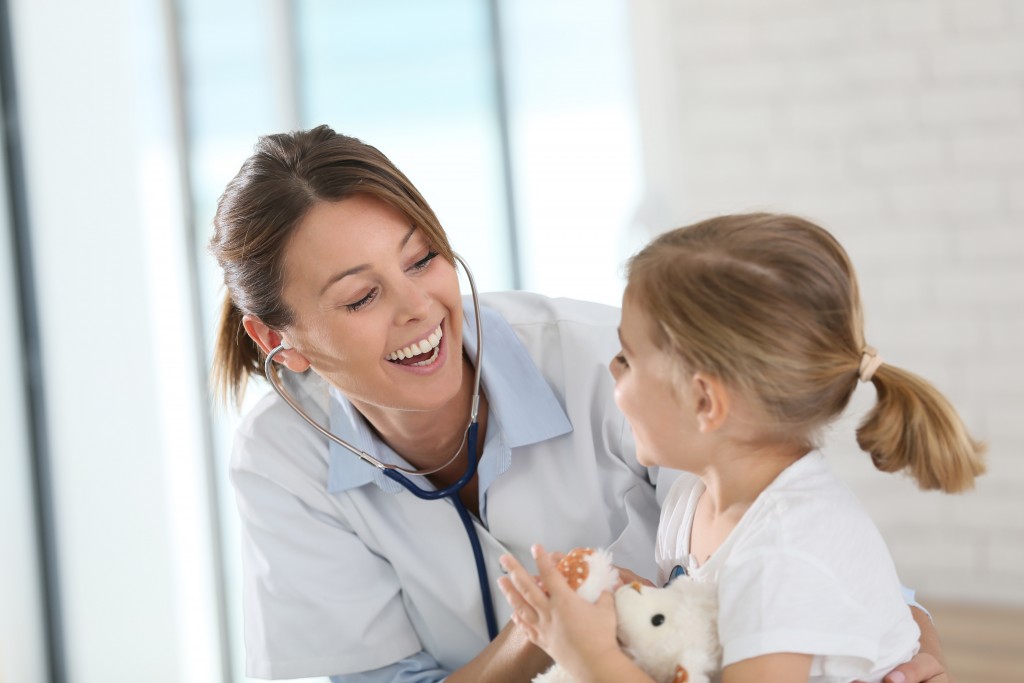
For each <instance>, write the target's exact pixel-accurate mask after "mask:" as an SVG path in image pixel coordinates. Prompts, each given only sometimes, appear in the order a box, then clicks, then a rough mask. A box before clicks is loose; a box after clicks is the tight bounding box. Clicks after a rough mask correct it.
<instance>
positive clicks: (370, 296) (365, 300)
mask: <svg viewBox="0 0 1024 683" xmlns="http://www.w3.org/2000/svg"><path fill="white" fill-rule="evenodd" d="M376 298H377V288H376V287H374V288H373V289H371V290H370V291H369V292H367V294H366V296H364V297H363V298H362V299H360V300H359V301H355V302H353V303H350V304H345V308H346V309H348V310H350V311H358V310H359V309H360V308H362V307H363V306H365V305H366V304H368V303H370V302H371V301H373V300H374V299H376Z"/></svg>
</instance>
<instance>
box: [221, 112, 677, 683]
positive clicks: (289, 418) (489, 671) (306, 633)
mask: <svg viewBox="0 0 1024 683" xmlns="http://www.w3.org/2000/svg"><path fill="white" fill-rule="evenodd" d="M211 250H212V251H213V253H214V255H215V256H216V257H217V259H218V262H219V263H220V265H221V267H222V268H223V270H224V281H225V284H226V286H227V290H228V295H227V300H226V301H225V303H224V309H223V311H224V312H223V316H222V321H221V328H220V335H219V340H218V346H217V358H216V372H217V376H218V377H219V379H220V387H221V390H222V393H223V395H224V396H225V397H229V396H232V395H233V396H235V397H238V396H239V395H240V393H241V390H242V387H243V385H244V382H245V380H246V379H247V378H248V377H249V376H250V375H252V374H255V373H256V372H259V371H260V370H261V363H263V361H265V360H266V359H268V358H269V365H268V369H267V372H273V376H274V377H275V379H274V384H275V387H276V386H277V385H278V383H279V382H280V383H281V385H282V386H283V387H284V390H285V391H286V394H282V395H281V396H275V395H268V396H267V397H265V398H264V399H263V400H262V401H260V403H258V404H257V405H256V407H255V409H254V410H253V411H252V412H251V413H250V414H249V415H248V416H247V417H246V418H245V419H244V420H243V422H242V424H241V427H240V428H239V431H238V434H237V437H236V440H235V448H234V454H233V457H232V481H233V484H234V486H235V492H236V496H237V500H238V506H239V510H240V513H241V523H242V540H243V574H244V596H245V614H246V623H245V628H246V646H247V650H248V652H247V662H248V663H247V668H248V672H249V674H250V675H252V676H257V677H271V678H276V677H282V678H295V677H302V676H317V675H330V676H333V677H334V679H335V680H336V681H342V680H346V681H348V680H351V681H356V680H358V681H368V680H395V679H396V677H401V678H402V679H403V680H410V681H439V680H441V679H447V680H451V681H453V682H454V681H459V680H474V681H483V680H491V679H493V678H497V677H509V678H507V679H505V678H503V680H523V681H527V680H529V679H530V678H531V677H532V675H533V674H534V673H536V672H538V671H540V670H541V669H542V668H543V667H544V666H545V665H546V663H547V659H546V657H545V656H544V655H543V653H541V652H540V651H539V650H537V649H536V648H534V647H533V646H531V645H530V644H529V643H528V642H527V641H526V639H525V638H524V637H523V636H522V634H521V632H519V631H518V629H517V627H515V626H514V625H506V626H505V628H504V629H502V630H501V631H500V632H498V630H497V625H498V624H505V623H506V622H507V621H508V618H509V613H508V610H507V609H505V607H504V606H498V610H495V608H494V607H491V608H487V604H488V602H489V600H488V598H487V594H488V592H489V590H490V589H489V587H488V586H489V584H490V582H491V580H493V578H494V577H496V576H497V575H498V573H499V571H500V569H499V565H498V558H499V557H500V556H501V555H502V554H505V553H511V554H514V555H516V556H519V557H521V558H524V559H525V558H527V557H528V554H529V551H528V548H529V544H530V543H531V542H532V541H534V540H536V538H537V535H538V533H539V534H541V536H542V538H543V540H544V542H545V543H547V544H549V545H550V546H551V547H554V548H570V547H573V546H578V545H600V546H604V547H608V548H612V549H617V551H618V552H617V555H616V557H617V558H618V560H619V561H620V562H622V563H624V564H626V565H630V566H632V567H634V568H635V569H636V570H637V571H638V572H640V573H643V574H647V575H651V574H652V572H653V564H652V558H653V537H654V530H655V526H656V524H657V514H658V509H657V503H656V499H655V479H654V476H653V475H652V473H650V472H648V471H647V470H646V468H644V467H643V466H641V465H640V464H638V463H637V462H636V459H635V458H634V457H633V454H632V446H631V440H630V438H629V433H628V431H627V430H626V429H625V424H624V420H623V418H622V415H621V414H620V413H619V412H618V411H617V410H616V409H615V406H614V401H613V399H612V392H611V388H612V382H611V376H610V375H609V374H608V372H607V370H606V364H607V362H608V359H609V358H611V356H612V355H613V353H614V351H615V349H616V348H617V341H616V338H615V327H616V325H617V323H618V311H617V310H616V309H614V308H610V307H607V306H601V305H597V304H588V303H583V302H576V301H571V300H552V299H547V298H544V297H540V296H536V295H531V294H525V293H521V292H517V293H507V294H492V295H486V296H482V297H480V303H481V306H480V309H479V310H478V311H477V310H474V308H473V307H472V306H470V307H468V308H466V307H465V304H464V302H463V298H462V297H461V295H460V291H459V283H458V278H457V276H456V272H455V266H454V261H455V256H454V254H453V252H452V250H451V248H450V247H449V245H448V241H447V238H446V237H445V234H444V232H443V231H442V229H441V227H440V226H439V225H438V222H437V219H436V218H435V217H434V214H433V212H432V211H431V210H430V208H429V206H427V204H426V202H424V201H423V199H422V197H421V196H420V195H419V193H418V192H417V191H416V190H415V188H414V187H413V186H412V185H411V184H410V183H409V181H408V180H407V179H406V178H405V177H404V176H403V175H402V174H401V173H400V172H399V171H398V170H397V169H396V168H395V167H394V166H393V165H392V164H391V163H390V162H389V161H388V160H387V159H386V158H385V157H384V156H383V155H382V154H380V152H378V151H377V150H376V149H374V148H372V147H370V146H368V145H365V144H363V143H362V142H360V141H359V140H356V139H354V138H350V137H346V136H343V135H338V134H336V133H334V132H333V131H332V130H330V129H329V128H326V127H324V126H321V127H319V128H316V129H314V130H311V131H307V132H299V133H293V134H289V135H274V136H269V137H266V138H262V139H261V140H260V142H259V144H258V145H257V147H256V152H255V154H254V155H253V156H252V157H250V158H249V159H248V160H247V161H246V162H245V163H244V164H243V166H242V169H241V170H240V171H239V173H238V175H237V176H236V177H235V179H234V180H233V181H232V182H231V183H230V185H229V186H228V188H227V190H226V191H225V193H224V195H223V197H222V198H221V200H220V203H219V206H218V212H217V217H216V219H215V234H214V237H213V239H212V241H211ZM467 324H468V325H471V326H473V327H475V326H477V325H478V324H479V329H480V330H481V332H482V334H483V337H484V338H485V339H486V345H487V348H488V354H487V355H485V356H483V360H482V361H480V360H479V358H480V357H479V356H477V355H476V351H477V349H478V348H479V342H478V340H477V338H476V335H469V336H468V338H467V337H466V335H464V326H465V325H467ZM471 359H476V360H471ZM275 362H276V363H279V364H280V365H279V366H278V367H281V366H282V365H283V367H284V369H283V370H280V371H276V372H275V371H273V370H272V367H271V366H272V365H273V363H275ZM478 369H479V370H480V372H481V375H482V380H483V382H482V392H481V393H480V394H479V397H478V398H479V403H478V402H477V394H476V385H477V378H476V373H477V370H478ZM285 396H288V397H290V399H289V398H285ZM291 401H295V402H296V403H297V404H299V408H301V410H302V411H303V412H304V413H306V414H307V415H309V416H310V419H312V420H313V421H314V422H316V423H317V424H318V425H324V426H325V428H326V430H328V431H330V432H331V433H333V434H335V435H337V437H338V438H339V440H344V441H346V442H348V443H350V444H351V445H352V446H353V447H354V448H356V449H357V450H359V451H362V452H363V453H365V454H367V455H369V456H370V458H372V459H374V460H376V461H378V462H379V463H381V464H383V465H384V466H385V467H387V468H389V469H387V470H380V469H376V468H373V467H370V466H369V465H368V464H366V463H365V462H363V461H362V460H361V459H359V458H356V457H353V455H352V454H351V453H349V452H348V451H347V450H345V449H344V448H343V447H342V446H340V445H339V443H338V442H335V441H333V440H331V441H329V440H328V439H327V437H326V436H324V434H323V432H319V431H317V430H313V429H310V428H309V426H308V425H306V424H305V423H304V422H303V418H302V417H300V415H299V414H297V413H295V412H293V411H292V410H291V407H295V406H291V405H290V404H291ZM477 405H478V406H479V413H478V423H477V424H476V425H474V430H473V432H474V433H475V434H476V435H478V438H477V439H473V438H469V439H464V435H465V433H466V424H467V418H468V417H469V416H470V415H473V414H475V413H476V409H477ZM453 454H454V456H453ZM392 467H394V468H396V469H402V470H403V471H404V470H407V469H408V468H412V469H414V470H419V471H423V472H424V475H422V478H420V477H417V482H416V484H415V486H416V487H417V488H418V489H421V490H426V491H427V492H428V493H430V494H435V493H436V494H438V495H431V496H428V498H434V499H436V498H438V497H445V498H446V499H445V500H433V499H424V498H423V497H422V496H420V494H419V493H416V495H402V494H403V493H404V491H405V489H404V488H402V486H399V485H398V484H396V480H399V481H400V480H401V479H400V478H399V477H392V476H391V475H392V474H394V472H393V471H391V470H390V468H392ZM385 475H386V476H385ZM570 480H571V481H574V482H576V483H577V484H578V485H574V486H572V487H566V486H565V485H564V482H567V481H570ZM403 486H406V484H405V483H403ZM410 490H413V489H412V488H410ZM414 492H415V491H414ZM453 507H454V508H455V510H453V509H452V508H453ZM453 512H458V514H457V515H456V514H453ZM466 530H469V531H470V532H471V533H470V539H471V544H467V543H466V533H465V531H466ZM474 537H475V538H476V539H477V540H475V542H473V539H474ZM471 551H472V552H471ZM488 577H490V578H488ZM475 578H480V579H481V582H482V583H481V586H480V590H477V585H476V584H477V582H476V581H474V579H475ZM481 607H484V609H481ZM496 611H497V613H496V614H495V612H496ZM485 614H486V622H487V623H486V624H485V619H484V618H482V617H484V615H485ZM494 634H496V637H493V635H494ZM489 635H490V636H492V637H489ZM489 641H490V642H489Z"/></svg>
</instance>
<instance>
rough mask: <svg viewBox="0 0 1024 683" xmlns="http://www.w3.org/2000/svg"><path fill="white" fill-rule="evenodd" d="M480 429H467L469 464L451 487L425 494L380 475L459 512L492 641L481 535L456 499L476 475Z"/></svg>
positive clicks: (399, 477)
mask: <svg viewBox="0 0 1024 683" xmlns="http://www.w3.org/2000/svg"><path fill="white" fill-rule="evenodd" d="M479 426H480V425H479V424H477V423H476V422H474V423H473V424H472V425H470V427H469V436H468V438H469V451H468V453H469V464H468V465H467V466H466V471H465V473H464V474H463V475H462V477H460V478H459V480H458V481H457V482H455V483H454V484H452V485H450V486H446V487H445V488H443V489H439V490H436V491H425V490H423V489H421V488H420V487H419V486H416V484H414V483H412V482H411V481H409V479H408V478H407V477H406V476H405V475H404V474H402V473H401V472H398V471H396V470H384V471H383V474H384V476H385V477H387V478H389V479H393V480H394V481H397V482H398V483H399V484H401V485H402V486H404V487H405V488H406V489H407V490H408V491H409V493H411V494H412V495H414V496H416V497H417V498H422V499H423V500H437V499H438V498H449V499H451V501H452V505H454V506H455V510H456V511H457V512H458V513H459V519H461V520H462V526H464V527H465V528H466V536H467V537H468V538H469V544H470V546H472V548H473V560H474V561H475V562H476V574H477V579H478V580H479V581H480V597H481V598H482V599H483V603H484V619H485V620H486V621H487V635H488V636H490V639H491V640H494V639H495V637H496V636H497V635H498V620H497V617H495V615H494V599H493V598H492V597H491V583H490V581H489V580H488V578H487V565H486V564H485V563H484V551H483V548H482V547H480V536H479V534H477V532H476V526H475V524H474V523H473V517H472V516H471V515H470V514H469V510H467V509H466V506H465V505H463V503H462V500H461V499H460V498H459V496H458V493H459V491H461V490H462V488H463V487H464V486H465V485H466V484H468V483H469V482H470V481H471V480H472V479H473V476H474V475H475V474H476V432H477V428H478V427H479Z"/></svg>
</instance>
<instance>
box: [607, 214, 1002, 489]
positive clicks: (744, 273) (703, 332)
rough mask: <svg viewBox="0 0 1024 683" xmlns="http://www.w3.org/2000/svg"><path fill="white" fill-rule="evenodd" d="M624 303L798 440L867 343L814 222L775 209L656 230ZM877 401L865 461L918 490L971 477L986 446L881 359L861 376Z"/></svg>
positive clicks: (929, 393) (842, 267)
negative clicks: (910, 480)
mask: <svg viewBox="0 0 1024 683" xmlns="http://www.w3.org/2000/svg"><path fill="white" fill-rule="evenodd" d="M628 277H629V282H628V287H627V293H628V297H629V300H630V301H631V302H635V303H636V304H637V305H639V306H641V307H642V308H643V309H644V311H645V312H646V313H647V314H648V315H649V316H650V318H651V320H652V321H654V326H655V329H654V330H653V331H652V333H653V336H654V340H655V343H656V344H657V345H658V346H659V348H661V349H663V350H665V351H667V352H670V353H672V354H673V355H674V356H675V357H676V358H678V359H679V360H680V361H681V364H682V367H684V368H685V369H686V370H687V371H688V372H697V371H704V372H707V373H709V374H712V375H715V376H717V377H719V378H720V379H721V380H722V381H724V382H726V383H727V384H729V385H731V386H735V387H737V388H739V389H740V390H741V391H742V392H743V394H744V395H745V396H748V397H752V398H754V399H756V400H757V401H758V403H759V404H760V405H761V406H762V407H763V409H764V410H765V411H766V412H767V414H768V415H769V416H770V417H771V419H772V420H773V421H774V422H775V424H776V425H777V430H778V432H777V433H778V434H780V435H781V434H785V435H787V438H792V437H793V436H794V435H795V436H797V437H798V438H801V439H803V440H804V441H805V442H806V443H807V445H808V446H812V445H814V443H813V442H814V441H815V435H816V434H817V433H818V431H819V430H820V429H821V428H822V427H824V426H825V425H826V424H828V423H829V422H830V421H832V420H833V419H835V418H836V417H838V416H839V415H840V414H841V413H842V412H843V410H844V409H845V408H846V405H847V403H848V402H849V400H850V396H851V395H852V394H853V390H854V388H855V387H856V385H857V381H858V378H859V377H860V374H861V373H860V369H861V360H862V358H863V357H864V354H865V352H866V351H868V347H867V344H866V343H865V340H864V331H863V326H864V323H863V313H862V310H861V302H860V294H859V292H858V287H857V279H856V275H855V273H854V270H853V266H852V264H851V263H850V259H849V257H848V256H847V254H846V252H845V250H844V249H843V248H842V246H840V244H839V242H838V241H836V239H835V238H834V237H833V236H832V235H831V234H829V233H828V232H827V231H826V230H824V229H823V228H821V227H819V226H817V225H815V224H813V223H811V222H809V221H806V220H804V219H801V218H798V217H795V216H788V215H776V214H763V213H761V214H745V215H731V216H721V217H718V218H713V219H710V220H707V221H703V222H700V223H697V224H695V225H692V226H689V227H685V228H679V229H676V230H672V231H670V232H667V233H665V234H663V235H661V236H659V237H658V238H656V239H655V240H654V241H653V242H651V244H649V245H648V246H647V247H645V248H644V249H643V250H642V251H640V252H639V253H638V254H637V255H636V256H634V257H633V258H632V259H631V260H630V262H629V265H628ZM869 379H870V381H871V382H872V383H873V384H874V386H875V389H876V391H877V394H878V400H877V403H876V405H875V406H874V407H873V408H872V410H871V411H870V412H869V413H868V415H867V416H866V417H865V418H864V420H863V421H862V422H861V424H860V425H859V426H858V428H857V442H858V443H859V444H860V447H861V448H862V449H864V450H865V451H867V452H868V453H869V454H870V455H871V458H872V461H873V462H874V464H875V467H877V468H878V469H880V470H882V471H885V472H896V471H901V470H906V471H908V473H909V474H910V475H911V476H913V477H914V479H915V480H916V481H917V483H918V485H919V486H920V487H921V488H924V489H941V490H943V491H946V492H955V491H961V490H964V489H967V488H970V487H971V486H972V485H973V483H974V478H975V477H976V476H978V475H980V474H981V473H983V472H984V470H985V466H984V462H983V458H982V455H983V452H984V446H983V445H982V444H981V443H979V442H978V441H975V440H974V439H972V438H971V436H970V434H968V432H967V429H966V428H965V426H964V424H963V422H962V421H961V419H960V417H959V415H958V414H957V412H956V410H955V409H954V408H953V407H952V405H950V403H949V401H948V400H947V399H946V398H945V397H944V396H943V395H942V394H941V393H940V392H939V391H938V390H937V389H936V388H935V387H934V386H932V385H931V384H930V383H928V382H927V381H925V380H924V379H922V378H920V377H918V376H917V375H914V374H913V373H910V372H907V371H906V370H903V369H900V368H897V367H895V366H892V365H889V364H883V365H881V366H880V367H878V368H877V370H875V372H874V374H873V375H872V376H871V377H870V378H869Z"/></svg>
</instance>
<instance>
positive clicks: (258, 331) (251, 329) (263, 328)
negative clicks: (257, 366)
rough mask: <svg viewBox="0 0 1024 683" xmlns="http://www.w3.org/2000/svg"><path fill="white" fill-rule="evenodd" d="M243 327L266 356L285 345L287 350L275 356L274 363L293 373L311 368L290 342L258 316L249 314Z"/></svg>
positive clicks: (244, 317)
mask: <svg viewBox="0 0 1024 683" xmlns="http://www.w3.org/2000/svg"><path fill="white" fill-rule="evenodd" d="M242 327H244V328H245V332H246V334H248V335H249V338H250V339H252V340H253V341H254V342H256V345H257V346H259V347H260V348H261V349H262V350H263V353H265V354H269V353H270V352H271V351H273V350H274V349H276V348H277V347H278V346H280V345H281V344H282V343H284V345H285V349H286V350H285V351H282V352H281V353H279V354H277V355H276V356H274V361H276V362H278V363H280V364H281V365H283V366H285V367H286V368H288V369H289V370H291V371H292V372H305V371H306V370H307V369H308V368H309V365H310V363H309V360H308V359H307V358H306V357H305V356H303V355H302V354H301V353H299V351H298V350H296V349H295V348H293V347H292V346H291V344H290V343H289V341H288V340H286V339H285V338H284V336H283V335H282V334H281V333H280V332H278V331H277V330H275V329H272V328H270V327H268V326H267V325H266V323H264V322H263V321H262V320H260V319H259V318H257V317H256V316H254V315H249V314H246V315H243V316H242Z"/></svg>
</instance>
